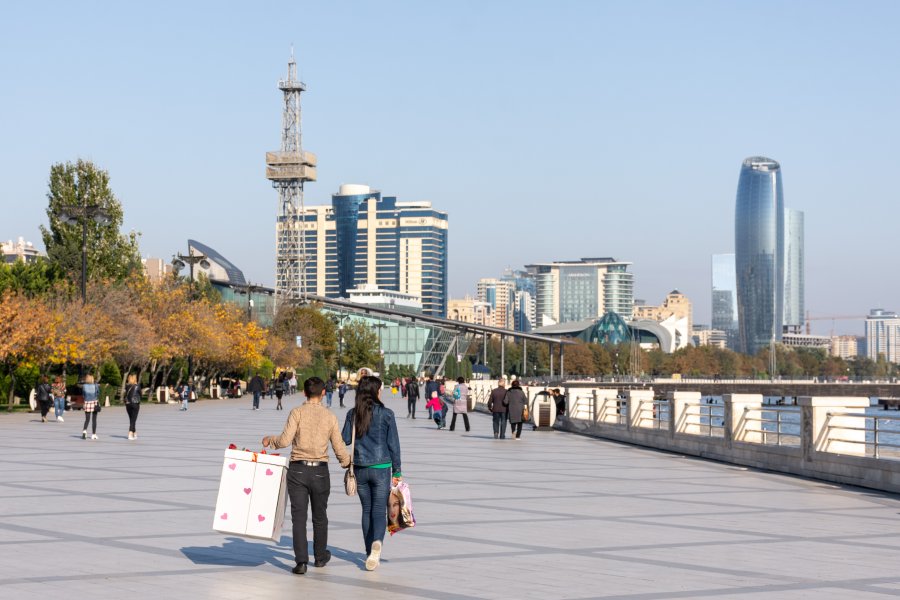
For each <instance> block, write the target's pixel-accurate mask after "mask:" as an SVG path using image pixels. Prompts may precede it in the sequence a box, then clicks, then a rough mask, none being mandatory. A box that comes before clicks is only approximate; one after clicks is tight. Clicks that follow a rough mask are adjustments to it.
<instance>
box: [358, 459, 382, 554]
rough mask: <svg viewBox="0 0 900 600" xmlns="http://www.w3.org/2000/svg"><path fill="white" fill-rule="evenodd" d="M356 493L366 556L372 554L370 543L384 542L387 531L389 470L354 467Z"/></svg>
mask: <svg viewBox="0 0 900 600" xmlns="http://www.w3.org/2000/svg"><path fill="white" fill-rule="evenodd" d="M353 469H354V472H355V473H356V493H357V494H359V503H360V504H361V505H362V530H363V539H364V540H365V542H366V555H368V554H370V553H371V552H372V543H373V542H375V541H379V542H380V541H383V540H384V532H385V531H386V530H387V502H388V495H389V494H390V492H391V469H372V468H370V467H354V468H353Z"/></svg>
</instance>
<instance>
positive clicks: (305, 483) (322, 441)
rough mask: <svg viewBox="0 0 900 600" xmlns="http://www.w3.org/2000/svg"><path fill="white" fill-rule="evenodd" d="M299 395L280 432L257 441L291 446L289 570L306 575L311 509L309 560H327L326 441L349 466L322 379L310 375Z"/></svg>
mask: <svg viewBox="0 0 900 600" xmlns="http://www.w3.org/2000/svg"><path fill="white" fill-rule="evenodd" d="M303 393H304V394H305V395H306V402H304V403H303V404H301V405H300V406H298V407H297V408H295V409H293V410H292V411H291V412H290V414H289V415H288V419H287V423H286V424H285V426H284V431H282V432H281V435H278V436H274V435H267V436H266V437H264V438H263V439H262V445H263V447H264V448H268V447H269V446H272V447H274V448H284V447H286V446H292V448H291V464H290V466H289V467H288V476H287V484H288V496H289V497H290V499H291V520H292V521H293V535H294V560H295V561H296V563H297V565H296V566H295V567H294V568H293V569H292V572H293V573H295V574H297V575H303V574H304V573H306V565H307V563H308V562H309V548H308V543H307V537H306V517H307V512H308V510H309V509H310V508H311V509H312V524H313V555H314V558H315V563H314V564H315V566H317V567H324V566H325V565H326V564H328V561H329V560H331V552H330V551H329V550H328V496H329V495H330V494H331V476H330V475H329V472H328V444H329V443H330V444H331V448H332V450H333V451H334V455H335V456H336V457H337V459H338V462H339V463H340V464H341V466H342V467H345V468H346V467H348V466H349V465H350V453H349V452H347V447H346V446H345V445H344V441H343V439H342V438H341V432H340V429H339V425H338V420H337V417H336V416H335V415H334V413H333V412H331V411H330V410H328V409H327V408H325V406H323V405H322V398H323V396H324V395H325V382H324V381H322V380H321V379H320V378H318V377H310V378H309V379H307V380H306V381H304V382H303ZM385 506H386V499H385V504H384V505H382V512H385ZM382 528H383V527H382Z"/></svg>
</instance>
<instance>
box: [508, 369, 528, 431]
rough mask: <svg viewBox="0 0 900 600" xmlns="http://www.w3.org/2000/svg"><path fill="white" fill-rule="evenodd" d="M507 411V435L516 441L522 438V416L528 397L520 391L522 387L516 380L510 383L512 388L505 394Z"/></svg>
mask: <svg viewBox="0 0 900 600" xmlns="http://www.w3.org/2000/svg"><path fill="white" fill-rule="evenodd" d="M506 402H507V409H506V410H507V411H508V412H509V428H510V430H509V434H510V435H512V436H514V437H515V438H516V439H519V438H521V437H522V421H523V418H522V415H523V414H524V412H525V406H526V405H527V404H528V396H526V395H525V392H524V391H523V390H522V385H521V384H520V383H519V380H518V379H516V380H515V381H513V382H512V387H510V388H509V391H508V392H507V393H506Z"/></svg>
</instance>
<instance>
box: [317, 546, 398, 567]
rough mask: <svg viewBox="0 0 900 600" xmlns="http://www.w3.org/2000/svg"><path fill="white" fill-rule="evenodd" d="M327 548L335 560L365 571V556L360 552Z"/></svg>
mask: <svg viewBox="0 0 900 600" xmlns="http://www.w3.org/2000/svg"><path fill="white" fill-rule="evenodd" d="M328 548H329V550H331V553H332V554H333V555H334V557H335V558H338V559H340V560H345V561H347V562H348V563H353V564H354V565H356V566H357V567H358V568H359V569H361V570H363V571H365V569H366V555H365V554H363V553H362V552H351V551H350V550H345V549H344V548H335V547H334V546H329V547H328ZM310 556H312V546H310ZM385 562H386V561H385Z"/></svg>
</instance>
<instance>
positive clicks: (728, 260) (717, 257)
mask: <svg viewBox="0 0 900 600" xmlns="http://www.w3.org/2000/svg"><path fill="white" fill-rule="evenodd" d="M711 306H712V315H711V320H710V325H711V328H712V329H715V330H719V331H724V332H725V335H726V337H727V342H726V344H727V347H728V348H729V349H731V350H735V349H737V347H738V310H737V282H736V278H735V275H734V254H713V255H712V303H711Z"/></svg>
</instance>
